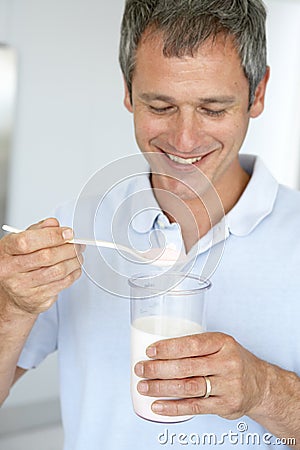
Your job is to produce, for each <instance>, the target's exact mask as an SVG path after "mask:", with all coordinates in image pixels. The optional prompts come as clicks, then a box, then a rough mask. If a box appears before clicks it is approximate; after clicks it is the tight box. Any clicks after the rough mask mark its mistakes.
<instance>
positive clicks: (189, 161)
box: [166, 153, 202, 164]
mask: <svg viewBox="0 0 300 450" xmlns="http://www.w3.org/2000/svg"><path fill="white" fill-rule="evenodd" d="M166 155H167V156H168V157H169V158H170V159H171V160H172V161H175V162H177V163H179V164H193V163H195V162H197V161H200V159H201V158H202V156H199V157H198V158H180V157H179V156H174V155H169V153H166Z"/></svg>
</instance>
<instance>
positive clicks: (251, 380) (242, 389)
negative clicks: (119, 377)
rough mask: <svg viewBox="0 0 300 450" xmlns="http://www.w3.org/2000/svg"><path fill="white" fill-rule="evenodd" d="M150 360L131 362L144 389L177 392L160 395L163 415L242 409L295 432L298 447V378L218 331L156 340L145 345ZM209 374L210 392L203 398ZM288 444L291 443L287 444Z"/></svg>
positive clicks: (273, 427)
mask: <svg viewBox="0 0 300 450" xmlns="http://www.w3.org/2000/svg"><path fill="white" fill-rule="evenodd" d="M147 356H148V357H149V358H152V359H151V360H149V361H142V362H139V363H137V365H136V366H135V372H136V374H137V375H138V376H140V377H142V378H146V379H147V380H143V381H141V382H140V383H139V384H138V390H139V392H140V393H141V394H143V395H149V396H153V397H177V398H178V397H179V398H180V400H159V401H156V402H154V403H153V405H152V409H153V411H154V412H156V413H158V414H163V415H170V416H176V415H188V414H191V415H193V414H216V415H219V416H221V417H224V418H226V419H238V418H240V417H242V416H244V415H246V416H248V417H250V418H252V419H253V420H255V421H257V422H258V423H260V424H261V425H262V426H264V427H265V428H266V429H268V430H269V431H270V433H272V434H273V435H274V436H276V437H278V438H280V439H282V438H285V439H286V438H294V439H295V441H296V445H295V446H293V448H297V449H300V378H299V377H298V376H297V375H296V374H295V373H293V372H289V371H286V370H283V369H281V368H279V367H277V366H274V365H272V364H269V363H267V362H265V361H263V360H261V359H259V358H257V357H256V356H254V355H253V354H252V353H250V352H249V351H247V350H246V349H245V348H243V347H242V346H241V345H239V344H238V343H237V342H236V341H235V340H234V339H233V338H232V337H230V336H228V335H225V334H222V333H203V334H198V335H193V336H185V337H181V338H174V339H167V340H163V341H159V342H157V343H155V344H153V345H151V346H150V347H148V349H147ZM204 376H208V377H209V379H210V382H211V386H212V392H211V396H210V397H209V398H204V397H203V396H204V395H205V391H206V383H205V379H204V378H203V377H204ZM291 446H292V445H291Z"/></svg>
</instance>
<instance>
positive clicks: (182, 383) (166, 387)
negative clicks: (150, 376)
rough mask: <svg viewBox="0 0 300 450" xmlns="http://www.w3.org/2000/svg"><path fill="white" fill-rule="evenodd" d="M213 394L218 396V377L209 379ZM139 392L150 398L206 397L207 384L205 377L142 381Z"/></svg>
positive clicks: (138, 385) (139, 384)
mask: <svg viewBox="0 0 300 450" xmlns="http://www.w3.org/2000/svg"><path fill="white" fill-rule="evenodd" d="M209 379H210V382H211V386H212V392H213V393H214V395H218V381H217V377H215V376H210V377H209ZM137 390H138V392H139V393H140V394H142V395H147V396H150V397H177V398H178V397H182V398H189V397H204V395H205V394H206V382H205V379H204V377H191V378H185V379H179V380H177V379H175V380H142V381H140V382H139V383H138V384H137Z"/></svg>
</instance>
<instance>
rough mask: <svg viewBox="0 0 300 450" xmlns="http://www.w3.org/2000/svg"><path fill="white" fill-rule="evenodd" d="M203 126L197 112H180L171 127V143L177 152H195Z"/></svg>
mask: <svg viewBox="0 0 300 450" xmlns="http://www.w3.org/2000/svg"><path fill="white" fill-rule="evenodd" d="M201 130H202V127H201V123H200V119H199V117H197V113H196V112H194V111H193V112H189V113H187V112H180V113H178V115H177V117H176V120H174V122H173V125H172V127H170V134H169V143H170V144H171V145H172V146H173V147H174V150H175V151H176V153H182V154H183V153H193V152H194V153H195V151H197V147H199V145H200V133H201Z"/></svg>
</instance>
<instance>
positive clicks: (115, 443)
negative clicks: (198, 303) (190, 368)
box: [19, 155, 300, 450]
mask: <svg viewBox="0 0 300 450" xmlns="http://www.w3.org/2000/svg"><path fill="white" fill-rule="evenodd" d="M241 163H242V165H243V167H244V168H245V170H247V171H248V172H249V173H250V174H252V175H251V179H250V182H249V184H248V186H247V188H246V190H245V191H244V193H243V195H242V196H241V198H240V199H239V201H238V203H237V204H236V205H235V206H234V208H233V209H232V210H231V211H230V212H229V213H228V214H227V216H226V217H225V219H224V220H223V221H222V223H219V224H217V225H216V226H215V227H214V230H211V231H210V232H209V233H208V235H207V236H204V237H203V238H202V239H201V240H200V241H199V243H198V246H197V254H198V256H197V259H196V261H195V263H194V266H193V269H192V272H193V273H195V274H200V273H201V272H202V271H203V267H205V261H206V260H207V257H208V254H209V247H210V246H211V242H213V244H214V247H215V248H218V246H219V247H220V246H221V247H220V248H221V251H219V250H218V251H217V252H216V258H217V257H218V255H221V257H220V258H219V259H218V261H217V264H215V268H214V270H211V272H212V273H211V281H212V284H213V287H212V288H211V290H210V291H208V293H207V329H208V331H221V332H224V333H227V334H230V335H232V336H233V337H234V338H235V339H236V340H237V341H238V342H239V343H240V344H241V345H243V346H244V347H245V348H247V349H248V350H249V351H251V352H253V353H254V354H255V355H257V356H258V357H259V358H262V359H265V360H266V361H268V362H270V363H273V364H277V365H279V366H281V367H282V368H284V369H287V370H291V371H294V372H296V373H297V374H298V375H300V327H299V311H300V298H299V292H300V277H299V269H300V240H299V238H298V235H299V230H300V193H299V192H296V191H292V190H290V189H288V188H286V187H284V186H280V185H278V183H277V182H276V181H275V180H274V178H273V177H272V175H271V174H270V173H269V171H268V170H267V169H266V167H265V166H264V164H263V163H262V161H261V160H260V159H259V158H255V157H252V156H245V155H244V156H241ZM137 191H139V192H143V191H144V194H145V195H144V196H139V197H138V198H135V197H134V196H132V195H133V194H134V193H135V192H137ZM141 198H142V199H143V201H142V202H141V200H140V199H141ZM128 199H130V200H129V201H128V202H127V200H128ZM123 200H124V201H125V208H122V212H121V213H120V214H121V216H120V217H117V216H118V209H119V206H120V203H122V201H123ZM93 201H94V200H90V203H89V202H87V204H86V210H85V212H84V214H83V217H85V218H86V222H88V221H89V220H90V216H89V211H93V230H95V233H96V237H97V238H101V239H109V238H111V237H112V234H113V236H114V237H115V236H116V234H118V232H117V231H116V229H114V226H115V225H116V224H117V225H118V226H119V227H120V228H122V230H120V233H119V234H120V236H121V235H122V232H123V231H124V230H126V239H129V241H130V242H131V243H132V245H134V246H136V247H137V248H140V249H146V248H148V247H149V242H150V243H152V244H153V245H154V244H155V245H156V244H157V243H158V242H160V240H161V239H164V240H165V242H167V243H173V244H175V245H176V246H177V248H182V238H181V232H180V227H179V226H178V225H177V224H176V223H173V224H170V223H169V221H168V219H167V218H166V217H165V216H164V214H163V213H162V211H161V210H160V209H159V206H158V205H157V203H156V200H155V198H154V196H153V194H152V193H151V187H150V183H149V177H148V176H147V175H142V176H140V177H137V178H131V179H129V180H127V181H126V183H125V185H122V186H118V187H117V188H116V189H115V191H114V190H112V192H111V193H110V195H109V196H108V197H107V198H106V200H105V201H104V202H103V204H102V205H101V207H100V208H98V209H96V214H95V205H94V204H93ZM97 202H98V203H99V201H98V200H97ZM141 203H142V204H141ZM91 205H92V206H91ZM81 207H82V208H83V209H81V211H80V214H81V213H83V210H84V206H82V205H81ZM139 209H140V210H143V212H142V213H140V214H139ZM124 210H125V211H127V215H128V216H130V217H129V218H128V217H122V214H123V213H124ZM72 214H73V212H72V209H70V208H63V209H62V210H60V212H59V219H60V221H61V223H62V224H64V225H67V224H69V225H72V221H73V217H72ZM83 222H84V223H85V220H84V221H83ZM112 224H113V225H112ZM82 226H83V228H84V226H85V225H82ZM79 228H80V227H79ZM88 228H89V226H87V229H88ZM117 228H118V227H117ZM75 231H76V232H77V230H76V228H75ZM81 232H83V230H80V229H79V230H78V233H81ZM80 235H81V236H82V234H78V236H80ZM212 235H213V237H212ZM85 237H88V236H87V235H85ZM93 237H94V236H93ZM224 240H225V246H224ZM89 252H90V253H89ZM97 252H98V250H96V249H88V250H87V254H86V263H85V269H84V270H85V272H84V274H83V275H82V277H81V278H80V280H78V281H77V282H76V283H75V284H74V285H73V286H72V287H71V288H69V289H67V290H65V291H64V292H62V293H61V295H60V298H59V301H58V302H57V303H56V305H54V306H53V307H52V308H51V309H50V310H49V311H47V312H46V313H43V314H41V315H40V316H39V318H38V320H37V322H36V324H35V326H34V328H33V330H32V332H31V334H30V336H29V338H28V341H27V343H26V346H25V348H24V350H23V352H22V355H21V357H20V360H19V366H21V367H23V368H26V369H29V368H32V367H35V366H37V365H38V364H39V363H40V362H41V361H42V360H43V359H44V358H45V357H46V356H47V355H48V354H49V353H51V352H54V351H56V350H58V357H59V367H60V386H61V405H62V417H63V425H64V430H65V446H64V449H65V450H100V449H105V450H121V449H122V450H141V449H147V450H159V449H163V448H169V449H182V448H200V447H201V448H211V447H220V448H224V449H229V448H234V449H244V448H245V447H246V448H247V446H248V447H250V448H254V449H261V448H270V445H271V446H272V447H271V448H273V447H277V444H276V441H275V437H272V436H271V435H270V434H269V433H268V432H267V431H266V430H265V429H264V428H263V427H261V426H260V425H259V424H257V423H255V422H254V421H252V420H251V419H249V418H248V417H243V418H241V419H238V420H233V421H230V420H225V419H222V418H220V417H218V416H213V415H203V416H201V415H199V416H197V417H195V418H193V419H191V420H189V421H187V422H182V423H179V424H159V423H152V422H149V421H146V420H143V419H141V418H139V417H137V416H136V415H135V413H134V412H133V409H132V405H131V398H130V316H129V300H128V298H126V296H127V294H128V292H127V291H126V289H128V287H127V279H128V277H129V276H130V275H132V274H133V273H136V272H137V271H141V267H140V266H138V265H136V263H134V262H132V261H128V260H124V258H123V257H122V256H120V255H118V253H117V252H115V251H111V250H104V251H103V252H102V253H101V255H100V254H99V253H97ZM103 261H104V263H103ZM142 269H143V270H144V269H145V266H144V267H143V268H142ZM114 274H115V275H114ZM108 278H109V279H108ZM100 286H101V287H100ZM125 291H126V292H125ZM122 294H123V296H122ZM291 437H292V436H291ZM278 445H279V444H278ZM282 447H283V445H280V448H282Z"/></svg>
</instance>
